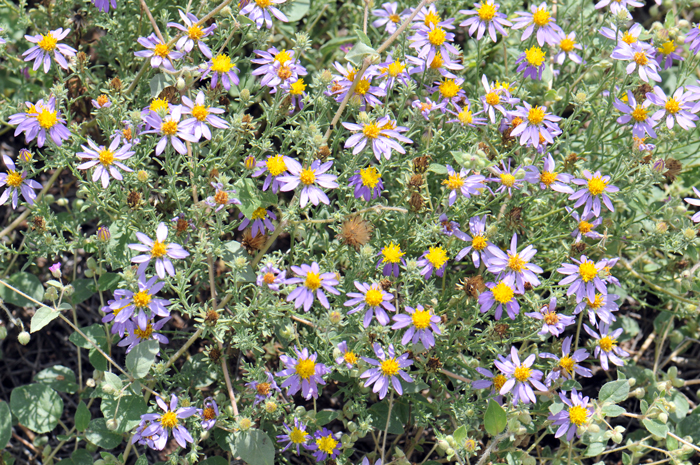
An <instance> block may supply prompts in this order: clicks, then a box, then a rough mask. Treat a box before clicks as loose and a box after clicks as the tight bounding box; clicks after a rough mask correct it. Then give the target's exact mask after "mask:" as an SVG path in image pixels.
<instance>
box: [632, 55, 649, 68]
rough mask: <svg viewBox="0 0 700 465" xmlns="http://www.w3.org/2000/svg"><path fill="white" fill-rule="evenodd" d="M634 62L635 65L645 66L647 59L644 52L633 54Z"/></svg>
mask: <svg viewBox="0 0 700 465" xmlns="http://www.w3.org/2000/svg"><path fill="white" fill-rule="evenodd" d="M634 62H635V63H637V64H638V65H639V66H646V65H647V63H649V58H647V54H646V53H644V52H635V53H634Z"/></svg>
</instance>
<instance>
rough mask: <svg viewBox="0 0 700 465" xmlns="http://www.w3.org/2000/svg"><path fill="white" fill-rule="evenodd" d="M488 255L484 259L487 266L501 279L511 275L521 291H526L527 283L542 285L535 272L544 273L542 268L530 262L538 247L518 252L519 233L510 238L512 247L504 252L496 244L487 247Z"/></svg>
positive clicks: (534, 285) (530, 247)
mask: <svg viewBox="0 0 700 465" xmlns="http://www.w3.org/2000/svg"><path fill="white" fill-rule="evenodd" d="M486 251H487V253H488V255H489V256H488V257H487V258H486V259H485V260H484V262H485V263H486V268H487V269H488V270H489V271H490V272H491V273H493V274H494V275H496V276H498V278H499V279H500V278H501V276H503V275H504V273H505V276H506V277H508V276H510V277H511V278H513V280H514V281H515V283H516V287H517V290H518V292H519V293H521V294H522V293H523V292H525V283H528V284H531V285H532V287H537V286H539V285H540V280H539V279H538V278H537V276H536V275H535V273H542V268H540V267H539V266H537V265H534V264H532V263H530V260H531V259H532V258H533V257H534V256H535V254H536V253H537V249H536V248H534V247H533V246H531V245H528V246H527V247H525V248H524V249H523V250H522V251H520V252H518V235H517V234H516V233H513V237H512V238H511V240H510V249H508V250H506V252H503V251H502V250H501V249H500V248H498V247H496V246H495V245H493V244H492V245H490V246H489V247H488V248H487V249H486Z"/></svg>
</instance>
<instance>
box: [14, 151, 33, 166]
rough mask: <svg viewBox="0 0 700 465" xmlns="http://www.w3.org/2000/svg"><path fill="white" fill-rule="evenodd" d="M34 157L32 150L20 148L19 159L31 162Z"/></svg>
mask: <svg viewBox="0 0 700 465" xmlns="http://www.w3.org/2000/svg"><path fill="white" fill-rule="evenodd" d="M33 157H34V154H33V153H32V152H31V151H30V150H28V149H19V154H18V155H17V159H18V160H20V161H23V162H25V163H29V162H31V161H32V158H33Z"/></svg>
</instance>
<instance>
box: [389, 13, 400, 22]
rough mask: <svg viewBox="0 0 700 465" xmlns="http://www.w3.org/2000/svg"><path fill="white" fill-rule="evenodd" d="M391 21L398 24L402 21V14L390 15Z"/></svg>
mask: <svg viewBox="0 0 700 465" xmlns="http://www.w3.org/2000/svg"><path fill="white" fill-rule="evenodd" d="M389 21H391V22H392V23H395V24H398V22H399V21H401V16H399V15H397V14H393V15H389Z"/></svg>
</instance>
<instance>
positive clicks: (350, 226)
mask: <svg viewBox="0 0 700 465" xmlns="http://www.w3.org/2000/svg"><path fill="white" fill-rule="evenodd" d="M372 231H374V226H372V223H370V222H368V221H365V220H364V219H362V218H361V217H360V216H353V217H352V218H350V219H349V220H346V221H345V222H343V225H342V226H341V228H340V234H338V240H340V241H341V242H342V243H343V244H345V245H349V246H350V247H353V248H354V249H355V250H360V247H362V246H363V245H365V244H367V243H368V242H369V241H370V239H372Z"/></svg>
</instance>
